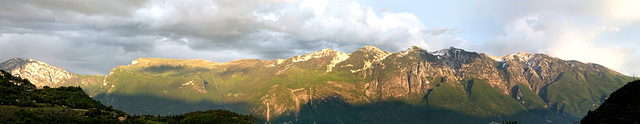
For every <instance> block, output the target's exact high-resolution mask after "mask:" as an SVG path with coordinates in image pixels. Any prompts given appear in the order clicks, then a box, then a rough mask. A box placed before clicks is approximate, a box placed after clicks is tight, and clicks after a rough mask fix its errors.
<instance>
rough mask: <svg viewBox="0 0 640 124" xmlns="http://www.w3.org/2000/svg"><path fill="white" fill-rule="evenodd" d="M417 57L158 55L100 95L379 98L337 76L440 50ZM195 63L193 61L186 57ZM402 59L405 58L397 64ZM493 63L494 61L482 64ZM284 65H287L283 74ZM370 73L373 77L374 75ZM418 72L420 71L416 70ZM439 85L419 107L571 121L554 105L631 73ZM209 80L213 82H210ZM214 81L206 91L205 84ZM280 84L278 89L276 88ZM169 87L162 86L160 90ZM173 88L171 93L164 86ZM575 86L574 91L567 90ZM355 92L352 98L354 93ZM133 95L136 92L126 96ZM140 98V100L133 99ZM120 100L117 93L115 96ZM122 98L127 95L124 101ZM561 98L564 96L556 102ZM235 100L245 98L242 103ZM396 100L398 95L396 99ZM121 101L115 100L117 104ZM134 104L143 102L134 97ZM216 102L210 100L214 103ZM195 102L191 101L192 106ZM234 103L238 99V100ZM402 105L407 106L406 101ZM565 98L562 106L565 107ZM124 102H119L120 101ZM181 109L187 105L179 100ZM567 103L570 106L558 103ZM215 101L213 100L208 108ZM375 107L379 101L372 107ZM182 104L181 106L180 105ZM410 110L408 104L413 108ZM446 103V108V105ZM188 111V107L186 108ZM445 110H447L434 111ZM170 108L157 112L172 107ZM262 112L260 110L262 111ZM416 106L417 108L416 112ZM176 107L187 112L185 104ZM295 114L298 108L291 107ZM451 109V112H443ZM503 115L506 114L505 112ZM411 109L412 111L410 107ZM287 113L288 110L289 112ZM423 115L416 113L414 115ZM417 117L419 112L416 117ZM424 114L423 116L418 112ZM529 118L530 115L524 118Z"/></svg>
mask: <svg viewBox="0 0 640 124" xmlns="http://www.w3.org/2000/svg"><path fill="white" fill-rule="evenodd" d="M408 56H413V58H409V57H400V58H393V57H395V56H393V55H392V56H389V59H393V60H396V61H393V62H390V61H387V60H389V59H386V60H385V63H384V64H385V65H386V69H379V67H375V68H374V69H371V70H369V72H363V73H369V74H371V75H369V76H368V74H362V73H351V72H350V70H358V69H362V68H363V67H364V64H365V63H364V62H363V59H354V58H365V60H367V59H371V58H370V56H369V58H367V57H366V55H364V53H362V52H360V51H356V52H354V53H352V54H351V57H352V58H349V59H347V60H346V61H344V62H342V63H340V64H338V65H336V67H334V71H332V72H329V73H325V72H326V65H327V63H328V62H329V60H330V59H312V60H309V61H306V62H301V63H293V65H294V66H290V67H289V66H275V67H267V66H268V65H269V64H268V63H267V62H264V61H259V60H239V61H234V62H230V63H227V64H226V65H217V66H211V65H216V64H215V63H206V62H201V63H197V64H193V65H191V64H188V61H190V60H169V59H153V61H157V62H156V63H151V64H148V65H141V66H120V67H118V68H116V69H115V70H114V73H113V74H112V75H110V76H108V77H107V81H108V82H110V83H112V84H113V85H114V86H115V87H114V88H113V89H110V90H111V91H110V92H109V89H108V88H105V89H102V90H101V91H100V93H102V94H107V93H109V94H110V95H109V94H107V95H103V96H98V97H96V98H98V99H100V98H105V99H102V100H101V101H103V102H105V101H106V102H107V103H109V100H112V98H115V97H114V96H120V97H125V96H127V95H129V96H131V95H134V96H135V95H140V96H144V97H145V98H151V99H149V100H146V101H139V102H144V103H145V104H158V103H163V101H167V100H168V101H183V102H170V104H167V105H160V107H159V108H162V107H171V108H173V107H176V106H182V108H181V109H187V110H199V109H200V110H201V109H203V108H202V107H211V108H231V109H233V110H234V111H237V112H241V113H249V111H250V109H249V108H255V107H260V106H262V107H264V105H260V104H261V101H260V99H261V98H262V97H263V96H265V95H272V96H273V95H277V96H282V97H287V98H288V97H291V96H290V95H287V94H290V92H289V91H288V90H291V89H300V88H303V89H307V90H308V89H317V88H321V89H323V90H324V91H325V92H318V91H313V92H312V91H308V93H309V94H313V95H314V96H315V97H320V98H322V97H328V96H331V95H335V93H339V94H352V95H353V96H357V97H362V99H366V100H363V101H367V100H373V101H375V100H376V99H375V98H369V96H366V95H365V94H364V92H362V91H356V90H345V89H344V88H341V87H336V86H335V85H334V84H329V83H328V82H333V83H344V85H346V86H354V87H358V89H364V88H363V87H364V85H363V84H364V83H363V82H370V81H373V80H381V81H388V80H389V76H393V75H395V74H398V73H400V72H398V71H397V69H399V68H397V67H400V66H402V67H408V66H412V65H415V64H417V62H418V61H436V60H437V58H435V57H434V56H429V54H416V53H410V54H409V55H408ZM184 63H187V64H184ZM287 64H292V62H291V60H287V61H285V62H284V63H283V64H282V65H287ZM395 65H397V66H395ZM482 68H490V67H482ZM279 70H285V71H283V72H282V73H280V74H277V75H276V74H275V73H278V71H279ZM367 76H368V77H367ZM414 76H415V75H414ZM428 79H429V80H430V81H431V82H432V83H434V82H438V83H434V84H432V85H439V86H438V87H436V88H434V89H433V91H432V92H431V93H430V95H428V96H426V98H427V102H428V105H427V106H428V107H427V108H428V109H426V111H427V112H416V113H417V114H424V115H433V116H434V117H441V118H451V119H460V118H465V116H469V117H471V118H468V119H462V121H461V122H474V121H477V120H482V121H499V120H500V119H501V118H502V119H508V120H519V121H520V120H523V121H529V122H544V121H546V120H552V121H554V122H557V123H561V122H566V120H563V117H561V116H558V115H556V114H554V112H556V113H558V114H560V115H563V113H562V112H566V113H567V115H570V116H565V117H569V118H570V119H575V117H581V113H579V112H576V111H581V112H585V111H588V110H589V109H593V108H595V107H593V104H591V103H594V102H597V101H598V100H600V99H601V98H602V96H606V93H609V92H611V91H612V90H613V89H614V88H615V87H619V86H621V85H622V84H623V83H620V82H623V81H625V80H626V79H628V78H626V77H624V76H615V75H614V74H609V73H601V74H593V73H591V72H588V71H583V72H581V71H577V70H573V71H568V72H565V73H564V74H563V76H559V77H558V80H556V81H555V82H554V83H552V84H550V85H548V87H547V90H548V94H547V96H545V97H543V98H544V99H543V98H541V97H540V96H538V95H536V94H535V92H534V91H532V90H531V89H529V88H528V87H526V86H524V85H523V86H522V87H521V92H522V93H523V96H524V100H523V101H524V102H522V101H516V100H514V99H513V98H511V97H509V95H507V94H503V93H502V92H500V91H499V89H495V88H493V87H491V86H490V85H489V84H488V83H487V82H486V81H485V80H479V79H473V80H465V81H463V82H448V81H446V80H445V82H440V81H441V80H440V79H444V77H429V78H428ZM190 81H193V82H196V83H197V84H196V83H194V84H195V85H185V86H183V84H186V83H187V82H190ZM469 81H472V82H473V83H474V85H473V86H471V87H470V88H469V89H467V88H468V87H466V86H465V84H467V83H468V82H469ZM205 82H207V83H205ZM205 86H206V91H207V92H206V93H202V92H197V90H198V89H202V88H204V87H205ZM274 87H276V89H277V90H274V89H273V88H274ZM158 89H162V90H158ZM164 91H166V93H164ZM567 91H570V92H569V93H565V92H567ZM420 98H422V97H420V96H416V99H414V98H413V97H412V99H411V100H403V99H398V101H400V102H402V103H406V104H407V106H411V107H407V108H414V107H415V106H419V105H423V106H424V104H426V103H424V104H423V103H421V102H422V101H423V100H422V99H420ZM127 99H136V97H127ZM278 100H279V101H276V103H282V104H283V105H289V106H292V105H294V104H290V103H291V102H293V101H290V100H286V99H278ZM349 100H351V99H349ZM545 100H546V101H549V103H550V104H549V105H550V106H551V108H553V109H555V110H549V109H548V108H547V103H545ZM125 101H129V100H125ZM131 101H135V100H131ZM111 102H113V101H111ZM120 102H121V103H122V102H123V101H120ZM346 102H348V104H346V105H348V106H351V107H355V108H354V109H356V110H362V109H366V108H368V107H367V106H368V105H371V104H373V103H366V102H360V103H358V102H356V103H354V102H353V101H346ZM555 103H557V104H555ZM235 104H241V105H239V106H234V105H235ZM393 104H394V105H395V103H393ZM114 105H115V104H114ZM126 105H129V106H127V107H128V108H140V107H137V106H135V105H134V104H131V102H129V104H126ZM207 105H208V106H207ZM190 106H191V107H190ZM230 106H231V107H230ZM401 106H404V104H403V105H401ZM558 106H560V107H558ZM116 107H118V106H116ZM176 108H178V109H180V108H179V107H176ZM559 108H563V110H562V111H558V109H559ZM206 109H210V108H206ZM372 109H373V108H372ZM173 110H177V109H173ZM407 110H408V109H407ZM445 110H446V111H445ZM183 112H185V111H183ZM438 112H442V113H441V114H434V113H438ZM134 113H145V112H144V110H143V109H136V110H135V112H134ZM166 113H167V111H164V112H159V113H152V114H166ZM258 113H260V112H258ZM409 113H411V112H409ZM416 113H411V114H416ZM173 114H180V112H178V113H176V112H174V113H173ZM288 114H289V115H291V114H292V113H288ZM441 115H451V116H441ZM498 115H500V117H498ZM403 116H406V117H413V116H411V115H407V114H403ZM288 117H289V116H284V117H283V118H288ZM417 118H422V119H437V118H433V117H417ZM413 119H415V118H413ZM409 120H411V119H409ZM418 120H420V119H418ZM520 122H522V121H520Z"/></svg>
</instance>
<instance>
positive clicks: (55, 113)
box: [0, 70, 255, 124]
mask: <svg viewBox="0 0 640 124" xmlns="http://www.w3.org/2000/svg"><path fill="white" fill-rule="evenodd" d="M0 91H1V92H0V123H84V124H97V123H149V122H169V123H255V120H254V118H253V117H252V116H247V115H242V114H238V113H234V112H230V111H226V110H209V111H198V112H190V113H187V114H184V115H177V116H149V115H147V116H139V115H128V114H127V113H125V112H122V111H120V110H115V109H113V108H112V107H111V106H109V107H107V106H105V105H103V104H101V103H100V102H98V101H96V100H93V99H91V97H89V96H88V95H87V94H85V93H84V91H83V90H82V88H80V87H66V86H61V87H58V88H49V87H48V86H44V87H43V89H36V86H35V85H33V84H32V83H31V82H30V81H29V80H27V79H22V78H20V77H18V76H17V75H12V74H10V73H8V72H5V71H4V70H0ZM123 117H124V118H125V120H123V121H121V120H119V118H123ZM126 117H129V118H128V120H126Z"/></svg>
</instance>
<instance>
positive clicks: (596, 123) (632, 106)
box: [581, 80, 640, 124]
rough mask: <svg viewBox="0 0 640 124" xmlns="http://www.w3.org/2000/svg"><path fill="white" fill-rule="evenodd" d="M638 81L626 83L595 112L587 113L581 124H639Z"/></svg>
mask: <svg viewBox="0 0 640 124" xmlns="http://www.w3.org/2000/svg"><path fill="white" fill-rule="evenodd" d="M639 89H640V80H636V81H633V82H630V83H627V84H626V85H624V86H623V87H622V88H620V89H618V90H617V91H615V92H613V93H612V94H611V95H610V96H609V98H607V100H605V101H604V103H602V106H600V107H599V108H598V109H596V110H595V111H589V112H588V114H587V116H585V117H584V118H583V119H582V121H581V123H583V124H639V123H640V106H638V105H637V104H638V103H640V90H639Z"/></svg>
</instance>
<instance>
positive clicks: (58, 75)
mask: <svg viewBox="0 0 640 124" xmlns="http://www.w3.org/2000/svg"><path fill="white" fill-rule="evenodd" d="M0 69H2V70H6V71H7V72H9V73H12V74H18V75H20V76H21V77H22V78H25V79H29V80H30V81H31V82H32V83H33V84H34V85H36V86H37V87H39V88H41V87H43V86H51V87H58V86H65V85H68V84H69V83H70V82H68V80H69V79H71V77H72V76H73V74H72V73H70V72H67V71H65V70H63V69H60V68H57V67H54V66H51V65H49V64H47V63H44V62H40V61H36V60H32V59H24V58H13V59H9V60H7V61H5V62H3V63H0Z"/></svg>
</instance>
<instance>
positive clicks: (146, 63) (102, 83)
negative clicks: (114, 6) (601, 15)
mask: <svg viewBox="0 0 640 124" xmlns="http://www.w3.org/2000/svg"><path fill="white" fill-rule="evenodd" d="M0 69H4V70H7V71H9V72H11V73H15V74H19V75H21V76H23V77H24V78H26V79H29V80H31V81H32V82H33V83H34V84H35V85H36V86H38V87H42V86H52V87H57V86H68V85H80V86H83V89H85V87H87V88H92V87H93V88H94V89H89V91H91V92H88V93H96V94H101V95H102V96H101V97H102V98H97V97H96V98H97V99H99V100H101V101H102V102H105V101H107V104H108V105H113V106H114V107H118V106H125V105H126V106H129V105H133V104H123V103H117V102H113V101H118V99H119V98H118V97H119V96H117V95H113V94H127V93H148V94H151V95H157V94H160V95H157V96H158V97H160V98H165V97H166V98H171V99H176V100H191V101H211V102H212V103H215V104H219V105H224V106H226V105H233V104H235V103H247V104H248V105H249V106H250V107H251V108H245V109H242V110H246V111H243V112H244V113H253V114H256V115H257V117H260V118H263V119H265V120H267V121H269V120H272V119H276V118H278V117H281V116H291V115H292V114H295V117H297V116H298V115H297V114H298V113H299V112H300V111H301V109H302V108H303V107H305V106H306V107H310V108H309V109H316V107H320V108H322V107H321V106H317V105H316V104H320V103H322V104H325V105H326V104H333V103H332V101H335V99H334V98H337V99H339V101H341V102H346V103H348V104H350V105H367V104H375V103H377V102H385V101H389V100H392V101H403V102H407V103H409V104H412V105H424V104H425V102H424V101H433V100H434V99H430V100H427V99H429V97H428V96H429V95H430V93H431V92H432V91H434V90H436V91H437V90H438V88H437V87H439V86H440V87H442V85H446V86H444V87H445V88H449V89H442V90H451V92H450V93H457V92H458V91H460V92H462V95H463V96H464V95H466V96H464V97H472V95H473V94H472V93H470V90H471V89H473V88H472V87H474V86H486V87H489V88H485V90H486V89H489V90H492V92H498V93H499V95H501V96H502V95H504V96H507V98H513V99H514V100H515V102H518V104H522V106H523V108H524V107H527V108H529V107H531V106H534V105H529V102H535V101H531V99H535V100H538V102H537V103H536V105H537V106H543V107H542V108H541V109H547V108H548V109H550V110H553V112H555V113H558V114H559V115H562V114H564V113H568V114H571V115H573V116H575V117H579V116H580V114H581V113H585V112H586V111H588V110H587V109H591V108H588V107H585V106H584V105H579V104H589V105H591V104H593V105H594V106H595V105H596V104H598V103H601V101H602V100H599V99H597V98H599V97H601V95H604V94H608V92H609V90H610V89H615V88H617V87H616V86H617V85H618V84H616V83H618V82H622V81H621V80H620V79H626V77H625V76H624V75H622V74H620V73H617V72H615V71H613V70H610V69H608V68H606V67H604V66H600V65H597V64H593V63H587V64H585V63H581V62H577V61H565V60H562V59H558V58H554V57H550V56H548V55H544V54H535V53H533V54H532V53H524V52H520V53H514V54H509V55H506V56H503V57H494V56H491V55H486V54H483V53H476V52H469V51H465V50H462V49H457V48H454V47H451V48H449V49H443V50H438V51H434V52H429V51H427V50H425V49H423V48H420V47H417V46H413V47H411V48H409V49H407V50H405V51H400V52H395V53H390V52H387V51H384V50H381V49H378V48H376V47H373V46H365V47H364V48H361V49H358V50H356V51H355V52H353V53H349V54H347V53H341V52H338V51H334V50H331V49H323V50H321V51H318V52H313V53H310V54H306V55H299V56H294V57H291V58H288V59H276V60H259V59H244V60H235V61H231V62H227V63H215V62H209V61H205V60H175V59H160V58H140V59H137V60H134V61H133V62H132V64H131V65H124V66H119V67H116V68H115V69H114V70H113V71H112V72H111V73H110V74H109V75H107V76H85V75H78V74H73V73H70V72H67V71H64V70H62V69H60V68H56V67H53V66H50V65H48V64H46V63H43V62H39V61H35V60H30V59H21V58H14V59H10V60H8V61H6V62H4V63H2V64H0ZM476 79H477V80H482V82H486V84H484V83H483V84H481V85H475V84H473V80H476ZM469 82H471V83H469ZM601 82H610V83H609V84H603V83H601ZM554 83H556V84H557V85H553V84H554ZM487 84H488V85H487ZM574 86H594V87H592V88H591V89H586V90H592V91H593V93H575V94H571V93H572V92H569V93H566V92H564V91H563V90H565V89H571V88H573V87H574ZM603 87H604V88H603ZM157 89H162V90H157ZM603 89H604V90H603ZM442 90H441V91H442ZM493 90H495V91H493ZM586 90H585V89H581V90H574V91H576V92H578V91H586ZM93 91H95V92H93ZM465 92H467V93H466V94H465ZM445 93H447V92H445ZM500 93H501V94H500ZM183 94H190V95H183ZM434 94H435V95H441V96H442V92H440V93H432V94H431V95H432V96H433V95H434ZM527 94H528V95H527ZM563 94H571V95H570V96H581V97H584V98H579V99H582V100H585V101H582V102H581V103H576V102H575V101H576V100H573V101H569V100H566V99H568V98H569V97H565V96H569V95H563ZM584 94H587V95H584ZM592 94H593V96H592ZM90 95H91V96H95V94H90ZM454 95H455V94H454ZM445 96H446V95H445ZM98 97H100V96H98ZM533 97H535V98H533ZM538 97H539V98H538ZM496 98H499V97H496ZM593 98H596V99H593ZM162 100H163V99H159V100H158V101H142V102H146V104H154V103H158V102H164V101H162ZM543 100H544V101H543ZM121 101H125V100H121ZM437 101H448V100H447V99H438V100H437ZM540 101H543V102H540ZM315 102H318V103H315ZM449 102H451V104H454V103H460V102H468V101H449ZM525 102H527V103H525ZM143 104H145V103H143ZM427 104H428V103H427ZM496 105H497V104H496ZM167 107H171V106H165V107H160V108H167ZM545 107H547V108H545ZM185 108H188V107H185ZM320 108H318V109H320ZM491 109H492V110H493V109H495V110H496V111H500V109H496V108H491ZM537 109H540V107H539V108H537ZM125 111H127V110H125ZM129 111H136V112H133V113H141V112H144V111H143V110H136V109H135V108H134V109H132V110H129ZM146 114H166V113H146ZM491 114H496V113H491ZM565 115H566V114H565ZM565 117H566V116H565ZM566 118H568V117H566Z"/></svg>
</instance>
